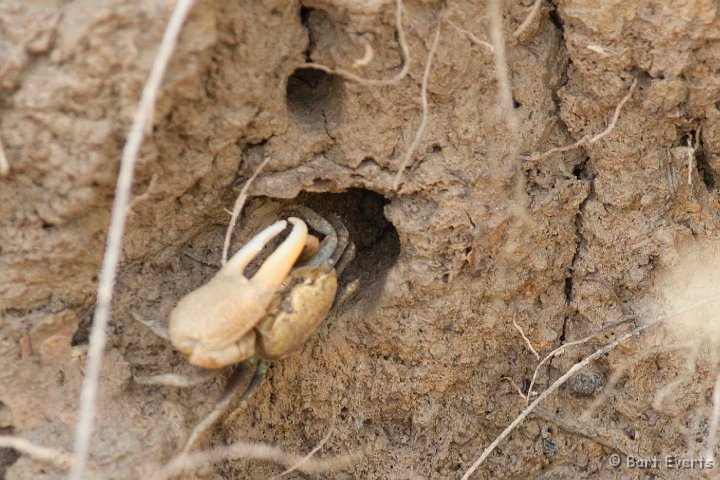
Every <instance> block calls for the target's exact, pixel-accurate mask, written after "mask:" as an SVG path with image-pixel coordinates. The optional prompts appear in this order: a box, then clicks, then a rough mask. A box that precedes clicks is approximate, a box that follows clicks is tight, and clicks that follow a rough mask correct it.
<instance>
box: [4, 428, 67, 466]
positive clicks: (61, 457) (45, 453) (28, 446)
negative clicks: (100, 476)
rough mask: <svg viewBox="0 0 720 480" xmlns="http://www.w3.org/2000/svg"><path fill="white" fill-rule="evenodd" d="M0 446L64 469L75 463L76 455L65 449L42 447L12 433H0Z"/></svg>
mask: <svg viewBox="0 0 720 480" xmlns="http://www.w3.org/2000/svg"><path fill="white" fill-rule="evenodd" d="M0 448H12V449H13V450H15V451H17V452H18V453H21V454H23V455H27V456H28V457H30V458H32V459H33V460H36V461H38V462H42V463H49V464H50V465H54V466H55V467H57V468H60V469H62V470H67V469H68V468H70V467H71V466H72V465H73V464H74V463H75V456H74V455H73V454H72V453H70V452H66V451H64V450H58V449H55V448H48V447H41V446H39V445H35V444H34V443H32V442H30V441H29V440H25V439H24V438H20V437H15V436H12V435H0Z"/></svg>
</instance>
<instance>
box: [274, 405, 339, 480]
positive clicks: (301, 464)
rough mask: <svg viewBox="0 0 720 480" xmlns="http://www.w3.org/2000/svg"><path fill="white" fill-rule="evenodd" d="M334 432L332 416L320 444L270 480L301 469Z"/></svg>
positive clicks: (275, 479)
mask: <svg viewBox="0 0 720 480" xmlns="http://www.w3.org/2000/svg"><path fill="white" fill-rule="evenodd" d="M334 430H335V417H334V416H333V419H332V423H331V424H330V428H329V429H328V432H327V434H325V436H324V437H323V438H322V440H320V443H318V444H317V445H316V446H315V448H313V449H312V450H310V452H308V454H307V455H305V456H304V457H303V458H302V459H301V460H300V461H299V462H297V463H296V464H294V465H293V466H291V467H290V468H288V469H287V470H285V471H284V472H282V473H280V474H279V475H275V476H274V477H272V478H271V479H270V480H277V479H278V478H282V477H284V476H285V475H287V474H289V473H292V472H294V471H295V470H298V469H299V468H300V467H302V466H303V465H304V464H305V463H306V462H307V461H308V460H310V459H311V458H312V457H313V456H314V455H315V454H316V453H317V452H319V451H320V449H321V448H322V447H324V446H325V444H326V443H327V442H328V440H330V437H331V436H332V434H333V431H334Z"/></svg>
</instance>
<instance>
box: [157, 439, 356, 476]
mask: <svg viewBox="0 0 720 480" xmlns="http://www.w3.org/2000/svg"><path fill="white" fill-rule="evenodd" d="M361 457H362V455H361V454H360V453H351V454H346V455H339V456H336V457H327V458H321V459H313V458H309V459H307V460H305V461H304V462H303V463H302V464H301V465H300V466H299V467H298V470H299V471H301V472H305V473H321V472H328V471H334V470H341V469H343V468H347V467H349V466H350V465H352V464H353V463H355V462H356V461H358V460H359V459H360V458H361ZM237 458H250V459H255V460H267V461H270V462H275V463H280V464H283V465H297V464H300V463H301V462H302V461H303V459H304V458H305V456H301V455H296V454H293V453H287V452H285V451H283V450H281V449H280V448H277V447H273V446H271V445H267V444H263V443H253V442H236V443H234V444H232V445H228V446H225V447H218V448H215V449H212V450H208V451H204V452H198V453H183V454H180V455H178V456H177V457H175V458H174V459H173V460H172V461H171V462H170V463H168V464H167V465H165V466H164V467H163V468H162V469H161V470H160V471H159V472H158V473H157V474H156V475H155V476H153V477H152V480H167V479H170V478H172V477H174V476H176V475H178V474H180V473H182V472H183V471H186V470H190V469H196V468H199V467H202V466H205V465H209V464H212V463H215V462H219V461H222V460H231V459H237Z"/></svg>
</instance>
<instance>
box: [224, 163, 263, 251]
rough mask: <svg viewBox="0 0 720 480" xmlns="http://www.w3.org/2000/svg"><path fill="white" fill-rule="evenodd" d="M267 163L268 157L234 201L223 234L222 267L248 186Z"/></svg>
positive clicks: (245, 198)
mask: <svg viewBox="0 0 720 480" xmlns="http://www.w3.org/2000/svg"><path fill="white" fill-rule="evenodd" d="M269 161H270V157H267V158H265V160H263V161H262V163H261V164H260V165H258V167H257V168H256V169H255V171H254V172H253V174H252V175H251V176H250V178H248V180H247V182H245V185H243V188H242V190H240V194H239V195H238V197H237V199H236V200H235V205H234V206H233V209H232V213H231V214H230V223H229V224H228V228H227V231H226V232H225V242H224V243H223V252H222V259H221V262H222V264H223V265H225V264H226V263H227V258H228V250H230V239H231V238H232V233H233V230H235V224H236V223H237V219H238V217H239V216H240V212H242V209H243V206H245V202H246V201H247V196H248V195H247V192H248V190H249V189H250V185H252V183H253V182H254V181H255V179H256V178H257V176H258V175H260V172H262V170H263V168H265V165H267V164H268V162H269Z"/></svg>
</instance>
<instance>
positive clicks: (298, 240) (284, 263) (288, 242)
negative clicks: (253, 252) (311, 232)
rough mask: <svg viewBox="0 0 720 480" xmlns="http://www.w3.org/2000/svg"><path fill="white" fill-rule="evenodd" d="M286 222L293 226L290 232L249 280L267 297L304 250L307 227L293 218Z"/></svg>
mask: <svg viewBox="0 0 720 480" xmlns="http://www.w3.org/2000/svg"><path fill="white" fill-rule="evenodd" d="M288 222H290V223H292V225H293V229H292V232H290V235H288V237H287V238H286V239H285V241H284V242H283V243H281V244H280V246H279V247H278V248H277V249H276V250H275V251H274V252H273V253H272V255H270V256H269V257H268V258H267V260H265V262H263V264H262V265H261V266H260V269H259V270H258V271H257V273H256V274H255V275H254V276H253V277H252V278H251V279H250V282H251V283H252V284H254V285H255V286H257V287H258V289H259V290H260V291H265V292H267V294H268V295H269V296H272V295H273V294H274V293H275V290H276V287H277V286H279V285H280V283H281V282H282V281H283V280H284V279H285V277H287V276H288V273H290V270H291V269H292V267H293V265H294V264H295V261H296V260H297V258H298V257H299V256H300V253H302V251H303V248H305V239H306V238H307V235H308V229H307V225H305V222H303V221H302V220H300V219H299V218H295V217H290V218H288ZM278 223H279V222H278ZM253 240H254V239H253Z"/></svg>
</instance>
